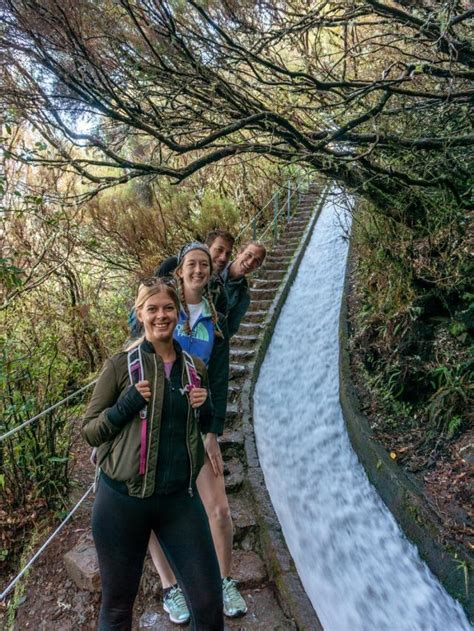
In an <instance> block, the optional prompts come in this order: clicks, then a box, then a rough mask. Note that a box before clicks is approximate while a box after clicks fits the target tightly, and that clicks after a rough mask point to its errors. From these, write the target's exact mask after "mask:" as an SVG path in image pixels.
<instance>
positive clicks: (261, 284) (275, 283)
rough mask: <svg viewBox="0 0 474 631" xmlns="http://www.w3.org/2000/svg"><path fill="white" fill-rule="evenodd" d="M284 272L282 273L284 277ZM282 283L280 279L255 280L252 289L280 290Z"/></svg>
mask: <svg viewBox="0 0 474 631" xmlns="http://www.w3.org/2000/svg"><path fill="white" fill-rule="evenodd" d="M283 274H284V272H282V276H283ZM280 284H281V281H280V279H279V278H254V279H253V282H252V285H251V289H258V290H262V289H278V287H279V286H280Z"/></svg>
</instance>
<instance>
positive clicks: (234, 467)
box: [224, 458, 244, 493]
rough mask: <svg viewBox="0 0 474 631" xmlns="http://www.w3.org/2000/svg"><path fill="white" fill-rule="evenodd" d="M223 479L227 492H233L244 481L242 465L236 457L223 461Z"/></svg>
mask: <svg viewBox="0 0 474 631" xmlns="http://www.w3.org/2000/svg"><path fill="white" fill-rule="evenodd" d="M224 479H225V488H226V491H227V493H235V492H236V491H238V490H239V489H240V487H241V486H242V484H243V481H244V466H243V464H242V463H241V462H240V460H238V459H237V458H230V459H229V460H227V459H226V461H225V462H224Z"/></svg>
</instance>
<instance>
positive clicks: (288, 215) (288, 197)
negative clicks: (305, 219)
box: [286, 178, 291, 222]
mask: <svg viewBox="0 0 474 631" xmlns="http://www.w3.org/2000/svg"><path fill="white" fill-rule="evenodd" d="M290 219H291V180H290V179H289V178H288V184H287V192H286V221H287V222H288V221H290Z"/></svg>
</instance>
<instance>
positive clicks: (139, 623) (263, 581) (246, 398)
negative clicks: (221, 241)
mask: <svg viewBox="0 0 474 631" xmlns="http://www.w3.org/2000/svg"><path fill="white" fill-rule="evenodd" d="M319 197H320V189H319V190H318V189H316V188H310V190H309V191H308V193H306V194H305V195H303V196H302V197H301V199H300V202H299V204H298V208H297V210H296V212H295V214H294V216H293V218H292V219H291V221H290V222H289V223H288V224H287V226H286V228H285V229H284V231H283V232H282V234H281V236H280V239H279V243H278V245H277V246H276V247H275V248H274V249H273V250H272V251H271V252H269V253H268V255H267V257H266V260H265V264H264V266H263V267H262V268H261V270H259V272H258V275H256V276H255V277H254V278H253V279H252V281H251V303H250V307H249V310H248V312H247V314H246V317H245V318H244V320H243V321H242V324H241V326H240V329H239V331H238V333H237V335H235V336H234V338H233V339H232V341H231V351H230V361H231V363H230V381H229V398H228V412H227V422H226V430H225V432H224V435H223V436H222V437H221V439H220V445H221V449H222V453H223V458H224V463H225V484H226V489H227V493H228V497H229V503H230V507H231V512H232V519H233V523H234V553H233V571H232V576H233V577H234V578H236V579H237V580H238V581H239V588H240V590H241V592H242V594H243V595H244V597H245V599H246V601H247V604H248V613H247V615H246V616H245V617H243V618H240V619H235V620H231V619H226V621H225V622H226V629H240V630H241V631H244V630H248V631H257V630H258V631H262V630H265V631H266V630H268V631H273V630H279V631H287V630H288V631H289V630H293V629H303V628H305V629H311V630H317V629H320V628H321V627H320V625H319V621H318V619H317V617H316V614H315V613H314V611H313V609H312V607H311V604H310V603H309V600H308V599H307V597H306V595H305V593H304V590H303V588H302V586H301V584H300V582H299V578H298V576H297V574H296V571H295V569H294V566H293V561H292V559H291V556H290V555H289V553H288V550H287V549H286V544H285V543H284V539H283V536H282V534H281V529H280V527H279V524H278V520H277V519H276V516H275V515H274V513H273V508H272V507H271V502H270V500H269V497H268V494H267V492H266V489H265V488H264V483H263V474H262V473H261V470H260V468H259V464H258V456H257V453H256V448H255V441H254V436H253V430H252V426H251V393H252V390H253V385H254V383H255V381H256V373H257V372H258V370H257V371H256V370H255V369H256V368H258V367H259V365H260V363H261V361H262V359H263V356H264V354H265V349H266V346H267V345H268V342H269V339H270V338H271V332H272V330H273V326H274V323H275V321H276V318H277V316H278V314H277V313H276V314H274V316H276V317H274V320H273V321H272V325H271V326H269V321H270V320H269V316H270V315H271V312H272V309H273V310H275V304H274V303H275V297H276V296H278V294H279V293H280V294H281V293H282V290H286V292H287V291H288V289H289V285H290V284H291V278H290V277H289V273H290V271H291V270H293V273H296V269H297V266H298V264H297V263H296V264H295V263H294V261H295V258H296V257H297V255H298V251H301V254H300V256H302V253H303V250H304V247H302V246H304V245H305V243H304V244H302V241H303V240H305V239H306V240H307V239H308V238H309V235H310V233H311V228H312V226H313V225H314V222H315V220H316V217H315V206H316V205H317V204H318V200H319ZM293 268H294V269H293ZM283 281H285V283H284V284H282V283H283ZM284 295H286V294H284ZM280 302H281V303H282V301H281V300H280ZM283 302H284V296H283ZM280 308H281V305H280ZM86 547H87V546H86ZM89 547H90V546H89ZM82 549H84V541H82ZM71 556H74V550H72V551H70V552H69V553H68V554H67V555H66V558H67V565H68V567H69V574H70V576H71V578H73V577H74V580H75V581H76V582H78V581H80V578H78V576H80V574H81V571H80V565H81V560H80V558H77V555H76V556H75V557H74V563H73V564H71V562H70V561H71ZM88 563H89V565H90V550H89V560H88ZM71 565H72V566H73V568H72V569H71V567H70V566H71ZM80 584H81V587H82V588H83V587H84V581H82V583H80ZM135 612H136V619H135V624H134V628H136V629H139V631H145V630H148V631H158V630H160V631H168V630H172V629H173V630H176V625H173V624H172V623H170V622H169V620H168V616H167V614H165V613H164V612H163V609H162V606H161V587H160V583H159V578H158V575H157V573H156V571H155V570H154V568H153V565H152V563H151V560H150V559H149V558H147V560H146V562H145V570H144V574H143V579H142V585H141V589H140V593H139V596H138V598H137V602H136V606H135Z"/></svg>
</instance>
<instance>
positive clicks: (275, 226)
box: [273, 191, 280, 245]
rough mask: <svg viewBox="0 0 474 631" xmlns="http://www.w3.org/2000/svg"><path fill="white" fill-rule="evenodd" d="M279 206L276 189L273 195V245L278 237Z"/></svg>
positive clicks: (278, 193)
mask: <svg viewBox="0 0 474 631" xmlns="http://www.w3.org/2000/svg"><path fill="white" fill-rule="evenodd" d="M279 207H280V191H277V192H276V193H275V195H274V197H273V245H275V243H276V242H277V239H278V209H279Z"/></svg>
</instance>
